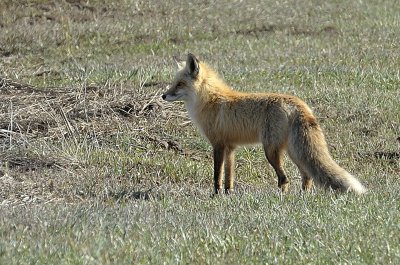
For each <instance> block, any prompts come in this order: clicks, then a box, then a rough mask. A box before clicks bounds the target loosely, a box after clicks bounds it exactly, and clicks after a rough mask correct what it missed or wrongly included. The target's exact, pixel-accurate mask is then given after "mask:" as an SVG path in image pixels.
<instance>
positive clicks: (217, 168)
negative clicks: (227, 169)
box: [213, 145, 225, 194]
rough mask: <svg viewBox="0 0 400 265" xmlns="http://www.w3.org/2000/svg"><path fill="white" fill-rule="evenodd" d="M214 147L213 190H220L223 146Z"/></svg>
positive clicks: (222, 169)
mask: <svg viewBox="0 0 400 265" xmlns="http://www.w3.org/2000/svg"><path fill="white" fill-rule="evenodd" d="M213 149H214V192H215V194H218V193H221V192H222V175H223V173H224V157H225V146H224V145H215V146H213Z"/></svg>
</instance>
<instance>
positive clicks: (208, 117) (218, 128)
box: [197, 91, 301, 144]
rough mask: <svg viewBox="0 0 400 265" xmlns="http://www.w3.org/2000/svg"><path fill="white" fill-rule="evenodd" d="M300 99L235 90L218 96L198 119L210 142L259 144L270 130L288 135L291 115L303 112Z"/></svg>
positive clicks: (203, 110) (205, 106) (202, 111)
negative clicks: (300, 109)
mask: <svg viewBox="0 0 400 265" xmlns="http://www.w3.org/2000/svg"><path fill="white" fill-rule="evenodd" d="M298 101H299V100H297V98H295V97H291V96H286V95H281V94H266V93H265V94H264V93H249V94H247V93H239V92H233V91H232V92H231V93H229V95H214V98H213V99H212V100H210V101H209V102H207V103H205V104H204V106H203V107H202V108H200V111H199V113H198V115H199V117H198V118H197V120H198V122H199V123H200V124H199V126H200V127H201V128H202V129H203V133H204V134H205V135H206V136H207V138H209V139H210V141H211V139H214V140H215V141H224V142H231V143H234V144H251V143H257V142H260V141H261V140H262V138H263V136H264V135H265V134H267V133H274V134H283V135H286V134H287V128H288V123H289V120H290V117H291V116H293V115H294V114H295V113H297V112H299V110H298V108H299V107H300V105H301V101H300V102H298ZM299 104H300V105H299Z"/></svg>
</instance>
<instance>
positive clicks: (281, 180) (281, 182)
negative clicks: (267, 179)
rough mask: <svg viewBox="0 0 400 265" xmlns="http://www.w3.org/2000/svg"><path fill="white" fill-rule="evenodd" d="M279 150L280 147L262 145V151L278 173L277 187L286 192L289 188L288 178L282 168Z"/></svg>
mask: <svg viewBox="0 0 400 265" xmlns="http://www.w3.org/2000/svg"><path fill="white" fill-rule="evenodd" d="M280 150H281V149H280V148H276V149H275V148H272V147H271V146H268V147H267V146H264V152H265V155H266V157H267V159H268V162H269V163H270V164H271V166H272V167H273V168H274V170H275V172H276V174H277V175H278V187H279V188H281V189H282V191H283V192H287V191H288V189H289V179H288V178H287V177H286V174H285V172H284V171H283V168H282V153H281V151H280Z"/></svg>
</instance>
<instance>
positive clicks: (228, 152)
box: [225, 146, 235, 194]
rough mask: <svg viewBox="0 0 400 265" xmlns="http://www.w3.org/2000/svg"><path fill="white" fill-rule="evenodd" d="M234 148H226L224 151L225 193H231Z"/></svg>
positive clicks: (233, 171)
mask: <svg viewBox="0 0 400 265" xmlns="http://www.w3.org/2000/svg"><path fill="white" fill-rule="evenodd" d="M234 149H235V148H234V147H233V146H228V147H227V148H226V149H225V193H227V194H229V193H230V192H232V191H233V183H234V181H235V153H234Z"/></svg>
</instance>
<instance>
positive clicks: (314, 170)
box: [163, 54, 366, 194]
mask: <svg viewBox="0 0 400 265" xmlns="http://www.w3.org/2000/svg"><path fill="white" fill-rule="evenodd" d="M163 99H165V100H167V101H177V100H181V101H184V103H185V105H186V108H187V110H188V112H189V115H190V117H191V119H192V120H193V121H194V123H195V124H196V125H197V127H198V128H199V129H200V131H201V133H202V134H203V135H204V136H205V137H206V138H207V139H208V140H209V142H210V143H211V145H212V146H213V150H214V189H215V192H216V193H219V192H220V191H221V190H222V184H223V181H222V176H223V172H224V171H225V187H224V188H225V191H226V192H229V191H231V190H232V189H233V182H234V181H233V180H234V149H235V148H236V147H237V146H239V145H243V144H255V143H261V144H262V145H263V148H264V152H265V154H266V157H267V159H268V161H269V163H270V164H271V165H272V167H273V168H274V170H275V172H276V174H277V175H278V186H279V187H281V189H282V190H283V191H286V190H287V189H288V183H289V180H288V178H287V177H286V173H285V172H284V170H283V168H282V165H281V164H282V156H283V153H284V151H287V152H288V154H289V157H290V158H291V159H292V161H293V162H294V163H295V164H296V165H297V166H298V168H299V170H300V173H301V175H302V179H303V185H302V188H303V189H305V190H308V189H310V188H311V187H312V186H313V181H314V182H316V183H317V184H318V185H320V186H323V187H326V188H328V187H330V188H332V189H335V190H340V191H353V192H355V193H359V194H360V193H363V192H365V191H366V189H365V188H364V186H363V185H362V184H361V183H360V182H359V181H358V180H357V179H356V178H355V177H353V176H352V175H350V174H349V173H348V172H347V171H345V170H344V169H342V168H341V167H339V166H338V165H337V164H336V163H335V162H334V161H333V159H332V157H331V156H330V154H329V151H328V147H327V144H326V141H325V138H324V135H323V133H322V130H321V128H320V126H319V124H318V121H317V119H316V118H315V116H314V114H313V113H312V111H311V109H310V108H309V107H308V106H307V105H306V104H305V103H304V102H303V101H302V100H300V99H299V98H297V97H294V96H290V95H283V94H275V93H242V92H238V91H234V90H232V89H231V88H230V87H229V86H228V85H226V84H225V83H224V81H223V80H222V79H221V78H220V77H219V76H218V74H217V73H215V72H214V71H213V70H212V69H211V68H210V67H209V66H208V65H207V64H205V63H203V62H200V61H198V60H197V58H196V57H195V56H193V55H192V54H189V55H188V59H187V61H186V65H185V67H183V68H182V69H181V70H180V71H178V73H177V75H176V77H175V80H174V81H173V83H172V85H171V87H170V88H169V89H168V91H167V92H166V93H165V94H164V95H163Z"/></svg>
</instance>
